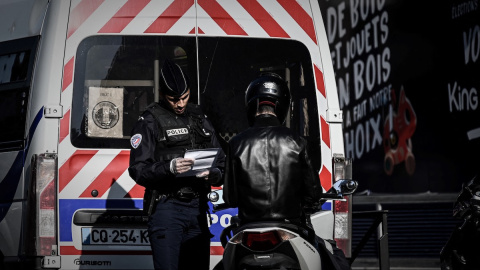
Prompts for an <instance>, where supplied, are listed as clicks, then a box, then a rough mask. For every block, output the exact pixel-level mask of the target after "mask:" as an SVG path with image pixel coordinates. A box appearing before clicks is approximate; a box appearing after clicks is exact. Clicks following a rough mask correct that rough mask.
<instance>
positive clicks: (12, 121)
mask: <svg viewBox="0 0 480 270" xmlns="http://www.w3.org/2000/svg"><path fill="white" fill-rule="evenodd" d="M167 58H170V59H173V60H174V61H175V62H176V63H178V64H179V65H180V66H182V68H183V69H184V70H185V71H186V72H187V73H188V75H189V77H190V79H191V90H192V91H191V99H190V100H191V102H195V103H197V104H200V105H201V106H202V108H203V109H204V112H205V113H206V114H207V116H208V117H209V119H210V120H211V121H212V123H213V124H214V126H215V128H216V130H217V132H218V136H219V138H220V139H221V141H222V143H223V144H224V145H225V144H227V143H228V140H229V139H230V138H231V137H232V136H234V135H235V134H236V133H238V132H240V131H242V130H244V129H246V128H247V127H248V121H247V119H246V114H245V108H244V93H245V89H246V87H247V85H248V83H249V82H250V81H251V80H252V79H253V78H255V77H256V76H257V75H258V74H259V73H261V72H264V71H270V72H276V73H278V74H280V75H281V76H283V77H284V78H285V79H286V80H287V81H288V84H289V86H290V89H291V92H292V97H293V99H292V104H291V107H290V112H289V117H288V120H287V123H286V124H287V125H288V126H289V127H290V128H292V129H294V130H296V131H297V132H298V133H299V134H301V135H302V136H304V137H305V138H306V139H307V141H308V144H309V148H310V149H311V150H312V151H311V152H312V153H313V155H312V163H313V164H314V166H315V168H316V169H317V171H318V173H319V181H321V184H322V186H323V188H324V189H329V188H330V187H331V185H332V182H333V181H335V180H336V179H338V178H341V177H344V176H343V175H342V174H344V173H345V170H344V165H345V159H344V145H343V135H342V112H341V110H340V109H339V103H338V98H337V89H336V85H335V79H334V71H333V66H332V62H331V57H330V51H329V47H328V43H327V37H326V33H325V30H324V25H323V21H322V17H321V13H320V8H319V5H318V2H317V1H316V0H296V1H294V0H276V1H275V0H20V1H18V0H15V1H14V0H2V1H0V125H1V126H0V269H19V268H20V267H24V268H27V269H42V268H50V269H151V268H152V267H153V264H152V259H151V250H150V246H149V241H148V237H147V234H146V221H147V217H146V216H144V215H143V213H142V207H143V205H142V198H143V193H144V188H143V187H142V186H139V185H136V183H135V182H134V181H133V180H132V179H131V178H130V177H129V175H128V171H127V168H128V165H129V149H130V142H129V139H130V131H131V129H132V127H133V125H134V123H135V122H136V120H137V119H138V117H139V115H140V114H141V112H142V111H143V110H144V109H145V107H146V106H147V105H148V104H150V103H152V102H154V101H158V99H159V84H158V81H159V80H158V70H159V67H160V66H161V65H162V63H163V61H164V60H165V59H167ZM347 167H348V166H347ZM220 191H221V190H220ZM348 204H349V201H348V200H345V201H343V202H340V203H338V204H336V205H333V203H331V204H329V203H327V204H326V210H328V211H327V212H329V213H331V216H332V218H331V219H330V220H329V223H330V226H329V227H328V228H331V234H332V235H333V233H334V231H335V237H336V239H337V242H338V243H339V246H340V247H342V248H343V249H344V251H346V253H347V256H348V252H349V251H348V249H349V243H350V240H349V231H350V227H349V226H350V222H351V219H350V218H349V211H348V209H349V208H348ZM235 214H236V212H235V210H224V211H221V212H217V213H211V221H212V222H211V226H210V229H211V231H212V233H213V234H214V235H215V236H214V237H213V238H212V244H211V256H212V257H211V264H212V266H213V265H214V264H216V262H218V261H219V260H220V258H221V255H222V253H223V248H222V246H221V245H220V243H219V234H220V232H221V230H222V229H223V228H224V227H225V226H227V225H228V224H229V221H230V217H231V216H232V215H235ZM333 216H335V218H336V219H337V220H336V222H335V227H334V225H333V224H334V219H333Z"/></svg>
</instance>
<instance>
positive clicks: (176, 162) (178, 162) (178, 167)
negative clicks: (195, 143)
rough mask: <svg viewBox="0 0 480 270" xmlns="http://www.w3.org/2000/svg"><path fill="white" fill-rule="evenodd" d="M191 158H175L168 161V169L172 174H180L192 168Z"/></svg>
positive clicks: (192, 160)
mask: <svg viewBox="0 0 480 270" xmlns="http://www.w3.org/2000/svg"><path fill="white" fill-rule="evenodd" d="M194 161H195V159H193V158H176V159H173V160H172V161H171V162H170V170H171V171H172V173H173V174H180V173H184V172H186V171H189V170H190V169H192V166H193V162H194Z"/></svg>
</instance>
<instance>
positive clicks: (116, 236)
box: [82, 228, 150, 246]
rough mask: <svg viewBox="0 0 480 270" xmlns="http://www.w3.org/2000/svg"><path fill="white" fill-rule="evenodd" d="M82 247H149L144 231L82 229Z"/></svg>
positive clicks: (146, 234)
mask: <svg viewBox="0 0 480 270" xmlns="http://www.w3.org/2000/svg"><path fill="white" fill-rule="evenodd" d="M82 242H83V244H84V245H136V246H146V245H150V241H149V240H148V232H147V230H146V229H114V228H82Z"/></svg>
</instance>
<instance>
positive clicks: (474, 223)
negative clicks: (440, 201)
mask: <svg viewBox="0 0 480 270" xmlns="http://www.w3.org/2000/svg"><path fill="white" fill-rule="evenodd" d="M453 216H454V217H456V218H458V219H461V222H460V224H459V225H458V226H457V227H456V228H455V229H454V231H453V233H452V235H451V236H450V238H449V239H448V241H447V243H446V244H445V246H444V247H443V248H442V250H441V252H440V265H441V269H442V270H474V269H479V268H480V256H479V254H480V245H479V243H480V177H479V176H476V177H475V178H473V179H472V180H471V181H470V182H469V183H467V184H466V185H464V186H463V188H462V191H461V192H460V194H459V195H458V197H457V200H456V201H455V204H454V208H453Z"/></svg>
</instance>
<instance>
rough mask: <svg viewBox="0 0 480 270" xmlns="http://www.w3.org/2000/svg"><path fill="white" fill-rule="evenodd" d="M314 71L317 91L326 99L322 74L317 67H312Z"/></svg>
mask: <svg viewBox="0 0 480 270" xmlns="http://www.w3.org/2000/svg"><path fill="white" fill-rule="evenodd" d="M314 69H315V80H316V81H317V89H318V91H319V92H320V93H321V94H322V96H324V97H325V98H326V97H327V92H326V91H325V82H324V80H323V73H322V72H321V71H320V69H319V68H318V67H317V65H314Z"/></svg>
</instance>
